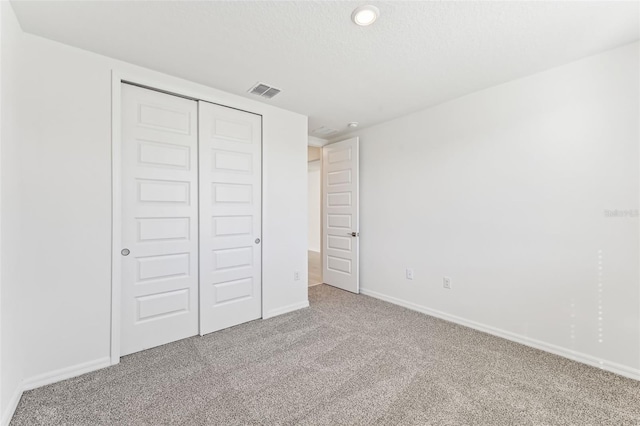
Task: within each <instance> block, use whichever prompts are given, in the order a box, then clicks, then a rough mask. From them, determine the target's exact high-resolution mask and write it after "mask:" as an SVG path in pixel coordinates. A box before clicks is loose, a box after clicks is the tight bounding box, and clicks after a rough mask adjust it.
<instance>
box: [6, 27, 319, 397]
mask: <svg viewBox="0 0 640 426" xmlns="http://www.w3.org/2000/svg"><path fill="white" fill-rule="evenodd" d="M23 36H24V37H23V38H24V42H23V49H22V54H23V56H24V64H25V66H24V67H23V69H22V70H21V73H22V80H23V81H24V82H25V84H24V85H23V86H21V87H20V99H19V103H18V104H17V105H16V107H17V112H16V114H22V115H23V116H24V118H25V124H27V125H26V126H25V127H24V128H23V129H21V131H22V136H23V137H22V140H21V144H22V146H21V155H22V160H23V161H22V164H21V169H20V179H21V185H22V192H21V200H20V203H21V211H20V214H21V220H22V222H23V228H22V230H21V235H20V241H19V242H18V243H17V244H16V246H15V247H13V248H12V250H14V251H15V253H16V254H17V255H18V256H19V258H20V260H19V262H17V264H16V268H19V270H20V271H21V279H22V285H23V289H24V292H25V294H26V302H27V305H26V306H28V311H25V323H24V332H23V334H22V338H23V340H24V377H25V386H27V387H32V386H37V385H39V384H43V383H46V382H49V381H52V380H55V379H56V378H60V377H62V376H65V375H70V374H74V373H77V372H78V371H81V370H82V369H91V368H95V367H98V366H101V365H104V363H105V362H108V357H109V350H110V344H109V339H110V297H111V281H110V274H111V266H110V262H111V247H110V244H111V139H110V138H111V70H112V68H115V69H117V70H119V71H125V72H134V73H137V74H138V75H144V76H147V77H149V78H150V79H151V80H157V81H162V82H169V84H171V85H173V86H176V87H178V86H179V87H184V88H186V89H188V90H189V91H190V92H191V93H194V92H199V93H202V94H203V95H205V96H206V97H207V99H212V100H216V101H217V102H219V103H221V104H225V105H229V106H232V107H235V108H240V109H244V110H249V111H253V112H256V113H260V114H262V115H263V117H264V120H263V126H264V127H263V140H264V146H263V151H264V152H263V164H264V165H263V173H264V182H263V186H264V199H263V202H264V206H263V211H264V215H263V223H264V227H263V306H264V311H263V315H264V316H265V317H268V316H273V315H277V314H279V313H283V312H286V311H287V310H292V309H297V308H300V307H304V306H306V305H307V304H308V302H307V285H306V282H307V280H306V276H303V277H301V278H302V279H301V280H300V281H294V279H293V278H294V271H296V270H297V271H306V270H307V263H306V262H307V256H306V250H307V237H306V235H307V233H306V229H307V205H306V202H305V201H303V200H305V199H306V191H307V188H306V176H307V161H306V158H307V118H306V117H304V116H302V115H299V114H295V113H291V112H288V111H284V110H282V109H278V108H274V107H271V106H269V105H267V104H263V103H260V102H255V101H252V100H248V99H245V98H242V97H238V96H234V95H230V94H228V93H224V92H221V91H218V90H214V89H211V88H207V87H204V86H200V85H197V84H194V83H189V82H185V81H182V80H177V79H171V78H169V77H167V76H163V75H161V74H158V73H154V72H152V71H149V70H144V69H141V68H138V67H135V66H133V65H129V64H125V63H122V62H118V61H115V60H112V59H110V58H107V57H103V56H99V55H96V54H93V53H89V52H86V51H82V50H79V49H76V48H72V47H69V46H65V45H62V44H59V43H55V42H51V41H49V40H46V39H42V38H39V37H35V36H32V35H28V34H24V35H23ZM12 107H13V105H12ZM6 160H7V161H15V160H16V159H15V158H6Z"/></svg>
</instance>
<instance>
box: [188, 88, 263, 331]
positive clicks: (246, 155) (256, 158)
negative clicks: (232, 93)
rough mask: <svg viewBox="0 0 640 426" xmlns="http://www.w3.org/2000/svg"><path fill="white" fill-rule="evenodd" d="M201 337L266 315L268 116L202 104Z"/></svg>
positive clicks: (200, 163) (200, 120) (200, 166)
mask: <svg viewBox="0 0 640 426" xmlns="http://www.w3.org/2000/svg"><path fill="white" fill-rule="evenodd" d="M199 122H200V126H199V129H200V130H199V139H200V142H199V144H200V145H199V151H200V157H199V163H198V164H199V171H198V173H199V176H200V194H199V208H200V218H201V220H200V315H201V317H200V318H201V319H200V334H206V333H210V332H213V331H217V330H221V329H223V328H227V327H231V326H234V325H237V324H241V323H243V322H247V321H251V320H254V319H258V318H260V317H262V292H261V290H262V279H261V270H262V266H261V259H262V251H261V246H262V243H261V239H262V235H261V232H262V227H261V221H262V218H261V210H262V200H261V194H262V130H261V129H262V117H261V116H259V115H255V114H251V113H248V112H244V111H239V110H236V109H232V108H227V107H223V106H220V105H215V104H211V103H208V102H202V101H200V102H199Z"/></svg>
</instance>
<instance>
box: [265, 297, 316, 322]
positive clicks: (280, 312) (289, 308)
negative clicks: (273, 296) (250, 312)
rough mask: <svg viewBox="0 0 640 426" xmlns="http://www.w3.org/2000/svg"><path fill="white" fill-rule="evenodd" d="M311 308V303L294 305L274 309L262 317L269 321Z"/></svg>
mask: <svg viewBox="0 0 640 426" xmlns="http://www.w3.org/2000/svg"><path fill="white" fill-rule="evenodd" d="M308 307H309V301H308V300H305V301H304V302H299V303H294V304H293V305H287V306H283V307H281V308H276V309H272V310H270V311H269V312H267V313H265V314H264V315H263V316H262V319H269V318H273V317H277V316H278V315H283V314H288V313H289V312H293V311H297V310H298V309H304V308H308Z"/></svg>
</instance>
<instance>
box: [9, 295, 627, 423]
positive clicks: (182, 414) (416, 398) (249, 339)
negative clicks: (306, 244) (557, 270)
mask: <svg viewBox="0 0 640 426" xmlns="http://www.w3.org/2000/svg"><path fill="white" fill-rule="evenodd" d="M309 296H310V302H311V307H310V308H309V309H305V310H302V311H298V312H294V313H290V314H287V315H283V316H280V317H277V318H273V319H270V320H266V321H254V322H252V323H248V324H244V325H241V326H237V327H233V328H231V329H227V330H223V331H220V332H218V333H214V334H210V335H208V336H206V337H194V338H190V339H185V340H182V341H179V342H176V343H172V344H169V345H166V346H162V347H159V348H155V349H151V350H148V351H145V352H141V353H137V354H133V355H130V356H126V357H124V358H122V362H121V363H120V364H119V365H117V366H114V367H110V368H107V369H104V370H100V371H96V372H94V373H90V374H86V375H84V376H81V377H77V378H74V379H70V380H67V381H64V382H61V383H56V384H53V385H50V386H46V387H43V388H40V389H36V390H33V391H29V392H26V393H25V394H24V396H23V398H22V400H21V401H20V405H19V407H18V410H17V412H16V415H15V417H14V419H13V421H12V423H11V425H13V426H20V425H163V424H176V425H178V424H185V425H239V424H243V425H257V424H274V425H275V424H291V425H293V424H301V425H341V424H358V425H534V424H535V425H580V426H586V425H640V382H636V381H633V380H630V379H625V378H623V377H619V376H616V375H614V374H610V373H606V372H604V371H601V370H598V369H596V368H591V367H588V366H585V365H582V364H578V363H575V362H572V361H569V360H566V359H564V358H560V357H557V356H554V355H551V354H547V353H545V352H541V351H538V350H535V349H531V348H528V347H525V346H521V345H518V344H516V343H512V342H509V341H507V340H503V339H500V338H497V337H493V336H490V335H487V334H484V333H480V332H477V331H474V330H471V329H468V328H465V327H461V326H458V325H455V324H451V323H448V322H445V321H441V320H438V319H435V318H431V317H428V316H425V315H422V314H419V313H416V312H412V311H409V310H406V309H403V308H401V307H398V306H394V305H391V304H388V303H385V302H381V301H378V300H376V299H372V298H369V297H366V296H356V295H352V294H350V293H346V292H343V291H341V290H337V289H334V288H332V287H328V286H326V285H319V286H316V287H312V288H310V289H309Z"/></svg>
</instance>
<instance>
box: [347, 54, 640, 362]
mask: <svg viewBox="0 0 640 426" xmlns="http://www.w3.org/2000/svg"><path fill="white" fill-rule="evenodd" d="M638 48H639V46H638V43H635V44H632V45H628V46H624V47H621V48H618V49H615V50H612V51H608V52H605V53H602V54H599V55H596V56H592V57H589V58H586V59H583V60H580V61H577V62H573V63H571V64H568V65H565V66H562V67H559V68H555V69H552V70H549V71H546V72H543V73H539V74H536V75H533V76H530V77H527V78H524V79H520V80H516V81H513V82H510V83H507V84H503V85H500V86H496V87H493V88H490V89H487V90H484V91H481V92H477V93H475V94H471V95H468V96H465V97H463V98H459V99H457V100H454V101H451V102H448V103H446V104H442V105H440V106H438V107H435V108H432V109H428V110H425V111H422V112H419V113H415V114H412V115H408V116H405V117H402V118H399V119H396V120H393V121H390V122H387V123H384V124H381V125H378V126H375V127H372V128H369V129H365V130H362V131H359V132H355V133H354V135H358V136H360V137H361V144H360V146H361V157H360V158H361V172H360V179H361V180H360V182H361V183H360V188H361V198H360V202H361V228H360V229H361V241H360V247H361V253H360V262H361V286H362V288H363V289H364V290H365V291H366V290H370V291H374V292H377V293H379V294H382V295H385V296H390V297H394V298H397V299H399V300H401V301H405V302H412V303H414V304H416V305H420V306H423V307H426V308H428V309H431V310H435V311H440V312H443V313H445V314H448V315H453V316H457V317H460V318H463V319H466V320H468V321H475V322H477V323H480V324H484V325H487V326H490V327H494V328H497V329H501V330H505V331H508V332H512V333H517V334H519V335H521V336H525V337H527V338H530V339H537V340H540V341H542V342H545V343H548V344H553V345H557V346H560V347H562V348H564V349H566V350H567V351H570V350H574V351H578V352H580V353H583V354H587V355H589V356H592V357H595V358H597V359H600V360H606V361H608V362H609V363H617V364H620V365H622V366H625V367H628V368H630V369H635V370H636V371H637V369H638V368H639V367H640V365H639V359H640V353H639V338H640V328H639V326H640V315H639V273H638V270H639V265H638V259H639V225H638V217H637V211H638V210H637V209H638V208H639V206H638V204H639V200H638V194H639V192H640V191H639V160H638V159H639V152H638V151H639V148H638V147H639V129H638V117H639V106H638V102H639V101H638V93H639V87H638V75H639V74H638V73H639V67H638ZM615 210H619V211H620V212H623V213H620V214H623V215H624V214H628V215H631V216H634V217H630V216H624V217H608V216H607V214H608V211H615ZM408 267H410V268H414V270H415V279H414V280H413V281H409V280H406V279H405V268H408ZM445 275H446V276H449V277H451V278H452V280H453V289H452V290H446V289H444V288H443V285H442V281H443V276H445Z"/></svg>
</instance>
